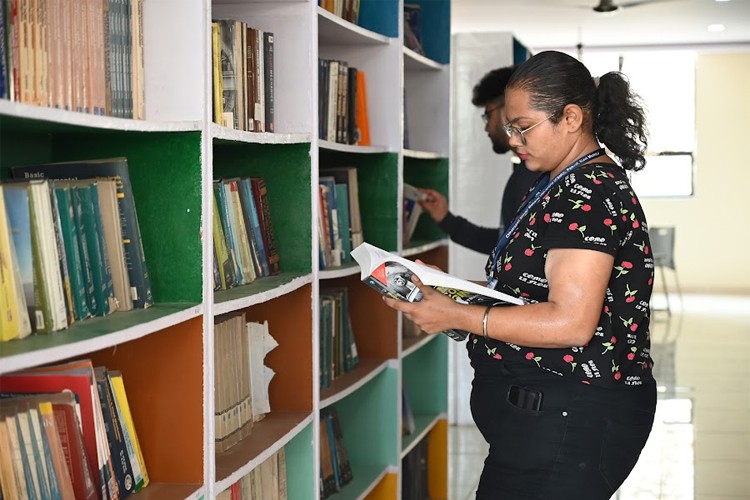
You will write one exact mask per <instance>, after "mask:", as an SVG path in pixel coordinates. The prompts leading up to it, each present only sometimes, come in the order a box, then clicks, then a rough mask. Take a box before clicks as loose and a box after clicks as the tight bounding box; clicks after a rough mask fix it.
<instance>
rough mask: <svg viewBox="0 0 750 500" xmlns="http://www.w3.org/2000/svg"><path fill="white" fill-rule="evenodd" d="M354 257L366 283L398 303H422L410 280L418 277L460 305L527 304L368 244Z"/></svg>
mask: <svg viewBox="0 0 750 500" xmlns="http://www.w3.org/2000/svg"><path fill="white" fill-rule="evenodd" d="M352 257H354V260H356V261H357V263H358V264H359V267H360V269H361V274H360V276H361V279H362V282H363V283H365V284H366V285H369V286H370V287H372V288H374V289H375V290H377V291H378V292H379V293H380V294H381V295H385V296H387V297H391V298H394V299H397V300H402V301H405V302H418V301H420V300H422V297H423V295H422V292H421V291H420V290H419V288H418V287H417V285H415V284H414V283H413V282H412V280H411V277H412V276H413V275H415V274H416V275H417V277H418V278H419V279H420V280H421V281H422V283H424V284H425V285H429V286H431V287H433V288H434V289H435V290H437V291H438V292H440V293H442V294H443V295H447V296H448V297H450V298H451V299H453V300H455V301H456V302H458V303H461V304H481V305H498V306H500V305H523V304H524V303H525V302H524V301H523V300H522V299H520V298H517V297H513V296H511V295H508V294H505V293H502V292H498V291H497V290H492V289H491V288H486V287H483V286H482V285H478V284H476V283H472V282H471V281H467V280H464V279H461V278H457V277H455V276H452V275H450V274H448V273H445V272H443V271H440V270H438V269H435V268H433V267H429V266H426V265H424V264H419V263H417V262H414V261H411V260H408V259H404V258H403V257H399V256H398V255H395V254H393V253H390V252H386V251H385V250H383V249H380V248H378V247H376V246H373V245H370V244H369V243H362V244H361V245H359V246H358V247H357V248H355V249H354V250H352ZM443 333H445V334H446V335H448V336H449V337H450V338H452V339H453V340H456V341H462V340H464V339H466V337H467V336H468V335H469V332H467V331H465V330H457V329H451V330H446V331H445V332H443Z"/></svg>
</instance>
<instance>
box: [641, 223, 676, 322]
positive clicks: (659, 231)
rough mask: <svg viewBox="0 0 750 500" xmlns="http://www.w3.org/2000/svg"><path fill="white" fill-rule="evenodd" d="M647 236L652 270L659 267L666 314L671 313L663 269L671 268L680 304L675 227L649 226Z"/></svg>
mask: <svg viewBox="0 0 750 500" xmlns="http://www.w3.org/2000/svg"><path fill="white" fill-rule="evenodd" d="M648 236H649V239H650V240H651V254H652V255H653V257H654V272H656V269H657V268H658V269H659V274H660V275H661V280H662V286H663V287H664V296H665V298H666V300H667V314H670V315H671V314H672V308H671V307H670V301H669V287H668V286H667V276H666V272H665V271H664V269H666V268H668V269H671V270H672V274H673V275H674V283H675V289H676V291H677V296H678V297H679V299H680V305H682V291H681V290H680V281H679V279H678V278H677V269H676V268H675V263H674V240H675V228H674V226H665V227H652V228H649V231H648Z"/></svg>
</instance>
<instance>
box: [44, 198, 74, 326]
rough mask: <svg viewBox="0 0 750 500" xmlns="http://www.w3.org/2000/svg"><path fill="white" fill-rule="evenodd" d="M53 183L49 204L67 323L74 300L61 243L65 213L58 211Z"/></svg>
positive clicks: (69, 320) (63, 246)
mask: <svg viewBox="0 0 750 500" xmlns="http://www.w3.org/2000/svg"><path fill="white" fill-rule="evenodd" d="M57 201H58V200H57V196H56V194H55V188H54V185H50V204H51V206H52V220H53V224H54V228H55V246H56V247H57V257H58V267H59V269H60V279H61V281H62V287H63V299H64V300H65V311H66V318H67V320H68V324H71V323H73V322H74V321H75V318H76V312H75V301H74V300H73V291H72V288H71V283H70V273H69V269H68V260H67V255H66V253H65V244H64V243H63V230H62V223H61V221H60V219H61V218H62V216H64V215H67V214H65V213H63V214H62V215H61V213H60V207H59V205H58V203H57Z"/></svg>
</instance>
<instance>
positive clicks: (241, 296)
mask: <svg viewBox="0 0 750 500" xmlns="http://www.w3.org/2000/svg"><path fill="white" fill-rule="evenodd" d="M311 282H312V275H310V274H304V275H299V274H296V273H280V274H277V275H275V276H266V277H263V278H258V279H256V280H255V281H253V282H252V283H249V284H247V285H241V286H237V287H234V288H230V289H229V290H220V291H216V292H214V314H216V315H219V314H224V313H228V312H232V311H236V310H239V309H244V308H245V307H250V306H253V305H256V304H262V303H263V302H267V301H269V300H273V299H276V298H279V297H282V296H284V295H286V294H288V293H291V292H293V291H295V290H297V289H298V288H301V287H303V286H305V285H308V284H310V283H311Z"/></svg>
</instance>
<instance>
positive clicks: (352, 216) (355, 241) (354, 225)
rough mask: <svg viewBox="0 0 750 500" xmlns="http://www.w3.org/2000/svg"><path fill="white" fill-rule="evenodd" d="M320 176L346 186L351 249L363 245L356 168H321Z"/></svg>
mask: <svg viewBox="0 0 750 500" xmlns="http://www.w3.org/2000/svg"><path fill="white" fill-rule="evenodd" d="M320 175H321V176H322V175H330V176H332V177H333V178H334V180H335V181H336V184H337V185H338V184H341V185H344V186H346V188H347V191H348V195H347V199H348V201H349V233H350V234H351V248H354V247H357V246H359V245H361V244H362V243H363V242H364V241H365V240H364V234H363V232H362V216H361V214H360V208H359V182H358V180H357V169H356V168H355V167H328V168H321V169H320Z"/></svg>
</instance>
